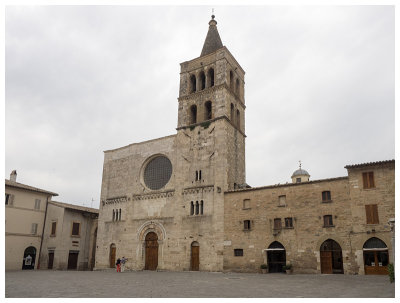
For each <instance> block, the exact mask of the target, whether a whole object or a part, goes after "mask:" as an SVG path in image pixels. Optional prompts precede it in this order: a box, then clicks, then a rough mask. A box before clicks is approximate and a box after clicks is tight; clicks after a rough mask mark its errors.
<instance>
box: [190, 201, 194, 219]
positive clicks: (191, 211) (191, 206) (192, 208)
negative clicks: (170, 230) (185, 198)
mask: <svg viewBox="0 0 400 303" xmlns="http://www.w3.org/2000/svg"><path fill="white" fill-rule="evenodd" d="M190 215H191V216H193V215H194V204H193V201H192V202H190Z"/></svg>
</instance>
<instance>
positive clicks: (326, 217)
mask: <svg viewBox="0 0 400 303" xmlns="http://www.w3.org/2000/svg"><path fill="white" fill-rule="evenodd" d="M326 219H328V222H327V220H326ZM323 220H324V226H323V227H334V226H335V225H334V224H333V216H332V215H324V216H323ZM326 223H328V224H326Z"/></svg>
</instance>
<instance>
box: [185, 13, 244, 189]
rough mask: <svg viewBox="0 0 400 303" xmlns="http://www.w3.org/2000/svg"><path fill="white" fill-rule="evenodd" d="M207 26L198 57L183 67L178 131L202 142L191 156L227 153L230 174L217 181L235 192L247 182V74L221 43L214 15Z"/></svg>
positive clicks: (225, 159) (228, 172) (225, 160)
mask: <svg viewBox="0 0 400 303" xmlns="http://www.w3.org/2000/svg"><path fill="white" fill-rule="evenodd" d="M208 24H209V28H208V33H207V36H206V39H205V41H204V45H203V48H202V51H201V54H200V57H198V58H195V59H193V60H191V61H186V62H183V63H181V73H180V89H179V98H178V102H179V109H178V127H177V130H178V133H179V132H184V133H185V134H186V135H187V136H191V140H192V141H193V140H195V139H194V137H198V136H199V135H201V137H202V138H203V139H199V140H203V141H204V142H203V144H200V143H199V144H198V145H197V147H195V146H194V145H193V146H192V150H191V153H192V156H193V157H196V156H195V154H197V156H199V154H200V153H203V152H204V150H205V149H206V150H207V149H209V151H210V154H211V153H214V155H218V156H222V155H223V156H222V158H221V159H220V160H221V161H222V162H221V165H222V164H223V166H224V172H226V176H225V177H224V178H223V179H224V180H219V181H222V183H223V184H221V189H223V190H231V189H234V188H236V187H238V186H240V185H242V184H244V183H245V142H244V141H245V137H246V136H245V108H246V107H245V99H244V75H245V72H244V70H243V69H242V67H241V66H240V65H239V63H238V62H237V61H236V59H235V58H234V57H233V55H232V54H231V53H230V52H229V50H228V48H227V47H226V46H224V45H223V44H222V40H221V37H220V35H219V33H218V29H217V21H216V20H215V16H214V15H212V17H211V20H210V22H209V23H208ZM206 141H207V142H206ZM211 141H212V143H211ZM192 143H193V142H192ZM211 145H213V148H212V149H213V150H212V149H211ZM209 156H210V155H209ZM202 157H203V158H204V159H205V157H206V156H205V155H203V156H202ZM204 159H203V160H204ZM198 160H199V161H200V159H198ZM203 160H201V161H203ZM198 164H200V163H198ZM200 166H201V165H200ZM210 169H211V170H213V169H218V168H217V167H214V168H212V167H210ZM199 170H200V168H197V169H195V172H192V174H193V173H194V175H195V174H196V171H199ZM203 175H204V172H203ZM213 175H214V176H216V174H215V173H214V174H213ZM210 181H211V180H210ZM213 181H214V182H216V183H219V182H217V180H216V179H214V180H213Z"/></svg>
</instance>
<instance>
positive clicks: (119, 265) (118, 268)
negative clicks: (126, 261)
mask: <svg viewBox="0 0 400 303" xmlns="http://www.w3.org/2000/svg"><path fill="white" fill-rule="evenodd" d="M115 265H117V272H121V259H120V258H118V259H117V263H116V264H115Z"/></svg>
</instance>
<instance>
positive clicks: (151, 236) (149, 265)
mask: <svg viewBox="0 0 400 303" xmlns="http://www.w3.org/2000/svg"><path fill="white" fill-rule="evenodd" d="M145 242H146V244H145V245H146V252H145V253H146V256H145V257H146V259H145V265H144V269H147V270H156V269H157V266H158V237H157V234H156V233H154V232H149V233H148V234H147V235H146V239H145Z"/></svg>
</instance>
